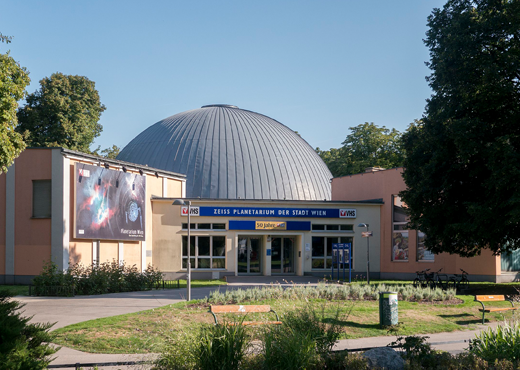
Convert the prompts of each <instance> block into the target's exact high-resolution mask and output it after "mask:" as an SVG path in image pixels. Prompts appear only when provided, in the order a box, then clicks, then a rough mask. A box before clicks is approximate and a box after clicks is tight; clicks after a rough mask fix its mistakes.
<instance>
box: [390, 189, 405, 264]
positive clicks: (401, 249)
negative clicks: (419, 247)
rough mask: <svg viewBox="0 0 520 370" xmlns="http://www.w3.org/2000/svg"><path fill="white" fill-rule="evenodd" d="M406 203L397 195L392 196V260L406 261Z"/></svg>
mask: <svg viewBox="0 0 520 370" xmlns="http://www.w3.org/2000/svg"><path fill="white" fill-rule="evenodd" d="M405 208H406V205H405V204H404V203H403V201H402V200H401V197H400V196H398V195H394V196H393V216H392V221H393V223H392V228H393V232H392V261H408V250H409V231H408V230H407V223H408V216H407V215H406V212H405Z"/></svg>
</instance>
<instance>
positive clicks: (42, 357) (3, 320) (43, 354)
mask: <svg viewBox="0 0 520 370" xmlns="http://www.w3.org/2000/svg"><path fill="white" fill-rule="evenodd" d="M23 306H24V305H23V304H20V303H19V302H17V301H13V300H11V297H10V295H9V294H8V293H7V292H6V291H0V328H1V329H0V370H4V369H5V370H14V369H20V370H21V369H24V370H26V369H27V370H39V369H46V368H47V366H48V365H49V363H50V362H51V358H50V356H51V355H52V354H54V353H56V351H57V350H56V349H55V348H53V347H51V345H50V342H51V341H52V340H53V339H54V335H53V334H51V333H49V329H50V328H51V326H52V324H48V323H47V324H29V320H30V319H31V318H30V317H22V316H21V312H20V310H21V309H22V308H23Z"/></svg>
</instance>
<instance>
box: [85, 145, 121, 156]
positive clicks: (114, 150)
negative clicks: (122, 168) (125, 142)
mask: <svg viewBox="0 0 520 370" xmlns="http://www.w3.org/2000/svg"><path fill="white" fill-rule="evenodd" d="M120 151H121V148H120V147H118V146H117V145H112V147H111V148H106V149H103V150H101V146H98V147H97V149H96V150H94V151H93V152H92V154H95V155H101V156H102V157H105V158H110V159H116V158H117V156H118V155H119V152H120Z"/></svg>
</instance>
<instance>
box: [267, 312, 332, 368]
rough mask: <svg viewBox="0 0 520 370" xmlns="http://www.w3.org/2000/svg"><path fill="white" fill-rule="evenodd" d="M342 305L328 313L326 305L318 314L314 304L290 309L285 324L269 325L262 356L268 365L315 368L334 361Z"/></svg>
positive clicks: (284, 319)
mask: <svg viewBox="0 0 520 370" xmlns="http://www.w3.org/2000/svg"><path fill="white" fill-rule="evenodd" d="M339 316H340V308H339V306H338V307H337V308H336V311H335V313H334V315H332V317H328V318H327V317H326V316H325V311H324V308H323V307H322V311H321V314H318V313H317V312H316V310H315V309H314V307H313V306H310V305H308V306H307V308H306V309H304V310H299V311H291V312H288V313H287V314H286V315H285V316H284V317H283V318H282V322H283V325H280V326H274V325H272V326H269V327H267V328H266V329H265V330H264V331H263V335H262V340H263V348H262V356H263V358H264V367H265V368H266V369H312V368H315V367H316V366H318V364H320V363H324V362H330V356H331V353H332V347H333V346H334V344H335V343H336V341H337V340H338V339H339V337H340V334H341V327H340V325H339Z"/></svg>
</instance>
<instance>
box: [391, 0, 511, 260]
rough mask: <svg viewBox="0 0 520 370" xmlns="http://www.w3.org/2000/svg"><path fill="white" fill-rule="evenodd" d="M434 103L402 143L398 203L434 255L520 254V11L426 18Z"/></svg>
mask: <svg viewBox="0 0 520 370" xmlns="http://www.w3.org/2000/svg"><path fill="white" fill-rule="evenodd" d="M428 26H429V30H428V32H427V37H426V40H425V44H426V45H427V46H428V48H429V50H430V62H429V63H428V65H429V68H430V69H431V70H432V73H431V75H430V76H429V77H428V78H427V80H428V82H429V85H430V86H431V88H432V89H433V95H432V96H431V98H430V99H429V100H428V102H427V106H426V112H425V115H424V117H423V120H422V122H421V124H418V125H416V126H414V127H411V128H410V130H409V131H408V132H407V133H406V134H405V135H404V138H403V141H404V148H405V150H406V159H405V162H404V165H405V172H404V174H403V177H404V180H405V182H406V185H407V190H405V191H403V192H402V193H401V196H402V198H403V200H404V201H405V202H406V204H407V205H408V207H409V212H410V226H411V227H413V228H415V229H419V230H421V231H423V232H424V233H425V234H426V236H427V237H426V240H425V245H426V247H427V248H429V249H430V250H432V251H433V252H449V253H456V254H459V255H461V256H473V255H475V254H478V253H480V251H481V250H482V249H483V248H489V249H490V250H491V251H493V252H495V253H501V252H503V251H507V250H513V249H517V248H519V247H520V188H519V187H518V184H519V183H520V151H519V150H520V124H519V122H520V91H519V87H520V85H519V84H520V2H519V1H511V0H475V1H470V0H449V1H448V2H447V3H446V4H445V6H444V7H443V8H442V9H435V10H434V11H433V12H432V14H431V15H430V16H429V17H428Z"/></svg>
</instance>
